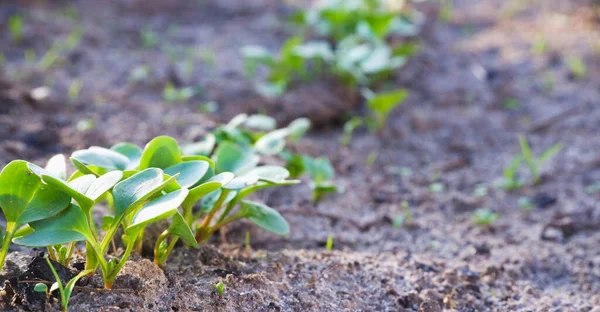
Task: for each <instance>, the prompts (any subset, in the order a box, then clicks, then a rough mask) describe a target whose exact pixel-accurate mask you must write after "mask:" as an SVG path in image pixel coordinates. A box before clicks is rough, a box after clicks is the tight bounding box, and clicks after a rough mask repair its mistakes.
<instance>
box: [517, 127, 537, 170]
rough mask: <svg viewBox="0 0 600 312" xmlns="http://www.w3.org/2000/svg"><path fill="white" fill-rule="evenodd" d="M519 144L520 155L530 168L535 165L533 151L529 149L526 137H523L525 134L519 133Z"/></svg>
mask: <svg viewBox="0 0 600 312" xmlns="http://www.w3.org/2000/svg"><path fill="white" fill-rule="evenodd" d="M519 145H520V146H521V155H522V156H523V159H524V160H525V163H526V164H527V166H529V167H530V168H533V167H535V161H534V158H533V152H532V151H531V148H530V147H529V143H528V142H527V138H525V136H524V135H522V134H519Z"/></svg>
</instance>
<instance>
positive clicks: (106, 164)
mask: <svg viewBox="0 0 600 312" xmlns="http://www.w3.org/2000/svg"><path fill="white" fill-rule="evenodd" d="M71 158H72V159H75V160H77V161H78V162H80V163H82V164H83V165H86V166H89V165H93V166H97V167H99V168H104V169H107V170H125V169H127V167H128V165H129V158H127V157H126V156H125V155H123V154H121V153H118V152H115V151H113V150H110V149H107V148H104V147H98V146H92V147H90V148H88V149H86V150H79V151H75V152H73V154H72V155H71ZM74 165H75V166H76V167H77V165H76V164H74ZM77 169H79V170H81V171H83V170H82V168H79V167H77Z"/></svg>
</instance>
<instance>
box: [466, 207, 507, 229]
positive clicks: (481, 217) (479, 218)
mask: <svg viewBox="0 0 600 312" xmlns="http://www.w3.org/2000/svg"><path fill="white" fill-rule="evenodd" d="M498 218H500V214H498V213H496V212H493V211H492V210H489V209H486V208H481V209H477V211H475V212H474V213H473V214H472V215H471V220H472V221H473V223H474V224H475V225H478V226H485V227H489V226H492V225H493V224H494V223H495V222H496V220H498Z"/></svg>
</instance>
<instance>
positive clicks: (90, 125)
mask: <svg viewBox="0 0 600 312" xmlns="http://www.w3.org/2000/svg"><path fill="white" fill-rule="evenodd" d="M95 127H96V122H95V121H94V120H93V119H91V118H86V119H81V120H79V121H78V122H77V126H76V127H75V128H76V129H77V132H88V131H90V130H92V129H94V128H95Z"/></svg>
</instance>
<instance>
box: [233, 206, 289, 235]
mask: <svg viewBox="0 0 600 312" xmlns="http://www.w3.org/2000/svg"><path fill="white" fill-rule="evenodd" d="M239 215H240V216H242V217H243V218H247V219H248V220H250V221H252V222H254V223H255V224H256V225H258V226H259V227H261V228H263V229H265V230H267V231H269V232H273V233H275V234H279V235H287V234H288V233H289V232H290V226H289V224H288V223H287V221H286V220H285V219H284V218H283V217H282V216H281V214H279V212H277V211H276V210H275V209H273V208H271V207H268V206H266V205H263V204H260V203H256V202H251V201H247V200H245V201H242V205H241V208H240V212H239Z"/></svg>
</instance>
